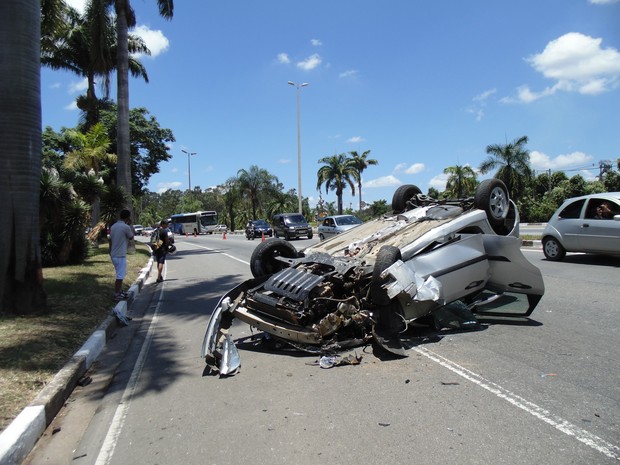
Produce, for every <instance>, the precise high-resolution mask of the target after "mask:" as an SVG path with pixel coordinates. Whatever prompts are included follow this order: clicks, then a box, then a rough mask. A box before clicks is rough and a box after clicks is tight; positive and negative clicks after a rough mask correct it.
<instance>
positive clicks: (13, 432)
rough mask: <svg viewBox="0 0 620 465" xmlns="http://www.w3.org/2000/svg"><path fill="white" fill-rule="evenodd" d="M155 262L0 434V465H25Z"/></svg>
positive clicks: (109, 336)
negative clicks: (23, 463) (127, 296)
mask: <svg viewBox="0 0 620 465" xmlns="http://www.w3.org/2000/svg"><path fill="white" fill-rule="evenodd" d="M153 263H154V259H153V256H151V258H150V259H149V262H148V264H147V265H146V266H145V267H144V268H142V270H141V271H140V274H139V275H138V278H137V279H136V281H135V282H134V283H133V284H132V285H131V287H130V288H129V291H128V294H129V298H128V299H127V300H126V301H121V302H118V303H117V304H116V305H115V306H114V308H113V310H112V312H111V314H110V316H108V317H107V318H106V319H105V320H104V321H103V322H102V323H101V324H100V325H99V326H98V327H97V329H96V330H95V332H93V334H92V335H91V336H90V337H89V338H88V339H87V340H86V342H85V343H84V345H82V347H80V349H79V350H78V351H77V352H76V353H75V354H74V355H73V357H71V359H70V360H69V361H68V362H67V363H66V364H65V366H64V367H63V368H62V369H61V370H60V371H59V372H58V373H57V374H56V376H54V378H53V379H52V380H51V381H50V382H49V383H48V384H47V385H46V386H45V387H44V388H43V389H42V390H41V392H39V394H38V395H37V397H35V399H34V400H33V401H32V402H31V403H30V404H29V405H28V406H27V407H26V408H24V409H23V410H22V411H21V412H20V414H19V415H18V416H17V417H16V418H15V419H14V420H13V421H12V422H11V424H9V426H8V427H7V428H6V429H5V430H4V431H3V432H2V434H0V465H18V464H20V463H22V462H23V461H24V459H25V458H26V457H27V456H28V454H29V453H30V452H31V451H32V449H33V447H34V446H35V444H36V443H37V441H38V440H39V438H40V437H41V436H42V435H43V433H44V432H45V429H46V428H47V427H48V425H49V424H50V423H51V422H52V420H53V419H54V418H55V417H56V415H57V414H58V412H59V411H60V409H61V408H62V407H63V405H64V404H65V402H66V400H67V399H68V398H69V395H71V393H72V392H73V389H75V387H76V386H77V384H78V382H79V380H80V379H81V378H82V376H84V374H85V373H86V372H87V371H88V369H89V368H90V367H91V365H92V364H93V362H94V361H95V360H97V357H99V355H100V354H101V352H102V351H103V349H104V348H105V346H106V343H107V342H108V341H109V340H110V338H111V337H112V335H113V334H114V332H115V331H116V329H117V328H119V327H121V325H122V323H120V319H119V317H117V316H116V314H118V315H120V316H121V317H125V316H126V315H127V309H128V307H130V306H131V304H132V303H133V301H134V300H135V298H136V297H137V295H138V294H139V293H140V291H141V290H142V288H143V286H144V283H145V282H146V280H147V278H148V277H149V275H150V273H151V268H152V267H153Z"/></svg>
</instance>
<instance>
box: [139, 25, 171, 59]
mask: <svg viewBox="0 0 620 465" xmlns="http://www.w3.org/2000/svg"><path fill="white" fill-rule="evenodd" d="M131 33H132V34H135V35H137V36H139V37H142V39H143V40H144V42H145V43H146V46H147V47H148V49H149V50H150V51H151V55H150V56H151V57H156V56H158V55H160V54H162V53H164V52H166V51H167V50H168V48H169V47H170V41H169V40H168V38H167V37H166V36H165V35H164V33H163V32H162V31H160V30H153V29H149V28H148V26H143V25H141V26H137V27H136V28H135V29H134V30H132V31H131ZM136 56H140V57H141V56H144V55H142V54H136Z"/></svg>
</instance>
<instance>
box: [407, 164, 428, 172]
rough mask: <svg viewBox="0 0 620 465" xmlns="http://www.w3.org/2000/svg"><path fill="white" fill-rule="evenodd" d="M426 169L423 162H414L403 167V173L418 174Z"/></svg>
mask: <svg viewBox="0 0 620 465" xmlns="http://www.w3.org/2000/svg"><path fill="white" fill-rule="evenodd" d="M425 169H426V166H425V165H424V163H414V164H413V165H411V166H410V167H409V168H407V169H405V173H407V174H418V173H421V172H422V171H424V170H425Z"/></svg>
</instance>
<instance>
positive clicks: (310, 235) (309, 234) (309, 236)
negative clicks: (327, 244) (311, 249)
mask: <svg viewBox="0 0 620 465" xmlns="http://www.w3.org/2000/svg"><path fill="white" fill-rule="evenodd" d="M308 239H312V231H310V232H309V233H308Z"/></svg>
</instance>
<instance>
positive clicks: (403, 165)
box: [394, 163, 407, 173]
mask: <svg viewBox="0 0 620 465" xmlns="http://www.w3.org/2000/svg"><path fill="white" fill-rule="evenodd" d="M405 168H407V163H399V164H398V165H396V166H395V167H394V172H395V173H398V172H399V171H403V170H404V169H405Z"/></svg>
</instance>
